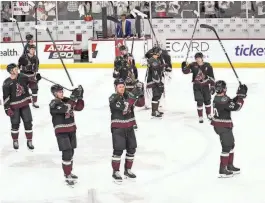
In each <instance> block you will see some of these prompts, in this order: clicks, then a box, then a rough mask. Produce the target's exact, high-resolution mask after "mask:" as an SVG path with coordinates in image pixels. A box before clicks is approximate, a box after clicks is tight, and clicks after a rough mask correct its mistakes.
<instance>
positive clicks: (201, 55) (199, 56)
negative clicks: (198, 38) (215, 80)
mask: <svg viewBox="0 0 265 203" xmlns="http://www.w3.org/2000/svg"><path fill="white" fill-rule="evenodd" d="M194 57H195V59H196V58H203V54H202V53H201V52H198V53H196V54H195V56H194Z"/></svg>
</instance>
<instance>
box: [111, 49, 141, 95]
mask: <svg viewBox="0 0 265 203" xmlns="http://www.w3.org/2000/svg"><path fill="white" fill-rule="evenodd" d="M119 50H120V52H121V56H117V57H116V59H115V61H114V72H113V77H114V78H115V79H120V78H122V79H123V80H124V81H125V84H126V90H127V91H131V90H132V89H133V88H134V83H135V81H136V80H137V79H138V70H137V68H136V66H135V61H134V58H133V56H132V55H131V54H130V53H128V49H127V47H126V46H124V45H121V46H120V47H119Z"/></svg>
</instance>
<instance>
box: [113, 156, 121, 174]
mask: <svg viewBox="0 0 265 203" xmlns="http://www.w3.org/2000/svg"><path fill="white" fill-rule="evenodd" d="M120 164H121V156H117V155H113V156H112V160H111V165H112V169H113V171H119V170H120Z"/></svg>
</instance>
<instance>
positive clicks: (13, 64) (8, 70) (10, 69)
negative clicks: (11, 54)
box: [6, 63, 17, 73]
mask: <svg viewBox="0 0 265 203" xmlns="http://www.w3.org/2000/svg"><path fill="white" fill-rule="evenodd" d="M16 67H17V64H15V63H10V64H8V65H7V67H6V70H7V72H9V73H10V72H11V71H12V70H13V68H16Z"/></svg>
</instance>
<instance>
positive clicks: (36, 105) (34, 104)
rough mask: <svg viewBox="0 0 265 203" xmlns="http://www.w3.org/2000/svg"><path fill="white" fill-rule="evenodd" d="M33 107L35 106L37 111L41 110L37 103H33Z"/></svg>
mask: <svg viewBox="0 0 265 203" xmlns="http://www.w3.org/2000/svg"><path fill="white" fill-rule="evenodd" d="M32 106H33V107H34V108H36V109H38V108H40V106H39V105H38V103H37V102H33V104H32Z"/></svg>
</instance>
